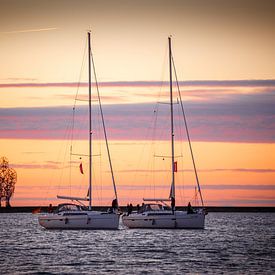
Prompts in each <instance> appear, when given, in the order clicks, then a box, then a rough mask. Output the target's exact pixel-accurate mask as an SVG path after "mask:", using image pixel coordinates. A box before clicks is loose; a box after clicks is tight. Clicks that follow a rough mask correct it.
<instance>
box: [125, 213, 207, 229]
mask: <svg viewBox="0 0 275 275" xmlns="http://www.w3.org/2000/svg"><path fill="white" fill-rule="evenodd" d="M204 221H205V214H204V213H194V214H187V212H184V211H176V212H175V213H174V214H172V212H171V211H162V212H159V213H154V212H148V213H133V214H130V215H129V216H127V215H125V216H123V217H122V222H123V224H124V225H125V226H127V227H128V228H152V229H154V228H155V229H156V228H168V229H204Z"/></svg>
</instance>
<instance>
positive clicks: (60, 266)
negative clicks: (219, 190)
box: [0, 213, 275, 274]
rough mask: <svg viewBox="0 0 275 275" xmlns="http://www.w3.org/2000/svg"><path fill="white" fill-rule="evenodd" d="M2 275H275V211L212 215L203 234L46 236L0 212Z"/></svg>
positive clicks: (33, 221) (29, 219) (24, 218)
mask: <svg viewBox="0 0 275 275" xmlns="http://www.w3.org/2000/svg"><path fill="white" fill-rule="evenodd" d="M0 251H1V257H0V274H27V273H28V274H30V273H33V274H37V273H44V272H46V273H52V274H57V273H58V274H81V273H83V274H105V273H109V272H110V273H111V274H141V273H143V274H144V273H153V274H158V273H159V274H171V273H174V274H183V273H205V272H209V273H221V272H223V273H230V272H233V273H236V272H239V273H241V274H244V273H253V274H255V273H272V272H275V265H274V258H275V257H274V256H275V215H274V214H273V213H210V214H209V215H208V216H207V219H206V229H205V230H138V229H131V230H129V229H126V228H124V227H123V225H122V224H121V225H120V230H117V231H104V230H103V231H102V230H100V231H88V230H80V231H65V230H64V231H61V230H57V231H47V230H45V229H43V228H42V227H40V226H39V225H38V222H37V215H32V214H0Z"/></svg>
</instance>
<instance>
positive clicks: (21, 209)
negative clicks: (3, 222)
mask: <svg viewBox="0 0 275 275" xmlns="http://www.w3.org/2000/svg"><path fill="white" fill-rule="evenodd" d="M108 208H109V207H107V206H93V210H97V211H106V210H107V209H108ZM186 208H187V207H185V206H179V207H176V209H177V210H186ZM194 208H195V207H194ZM198 208H201V207H198ZM205 208H206V210H207V211H208V212H209V213H211V212H232V213H234V212H252V213H261V212H262V213H267V212H272V213H274V212H275V206H206V207H205ZM53 209H55V207H53ZM120 209H121V210H122V211H123V212H126V206H121V207H120ZM134 210H135V208H134ZM47 211H48V207H47V206H14V207H10V208H6V207H3V206H2V207H0V213H37V212H47Z"/></svg>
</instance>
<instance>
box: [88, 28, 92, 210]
mask: <svg viewBox="0 0 275 275" xmlns="http://www.w3.org/2000/svg"><path fill="white" fill-rule="evenodd" d="M88 58H89V64H88V65H89V210H91V208H92V99H91V97H92V91H91V32H90V31H88Z"/></svg>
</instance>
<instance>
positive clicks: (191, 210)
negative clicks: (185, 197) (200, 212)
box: [187, 202, 194, 214]
mask: <svg viewBox="0 0 275 275" xmlns="http://www.w3.org/2000/svg"><path fill="white" fill-rule="evenodd" d="M193 213H194V210H193V208H192V206H191V203H190V202H188V205H187V214H193Z"/></svg>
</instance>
